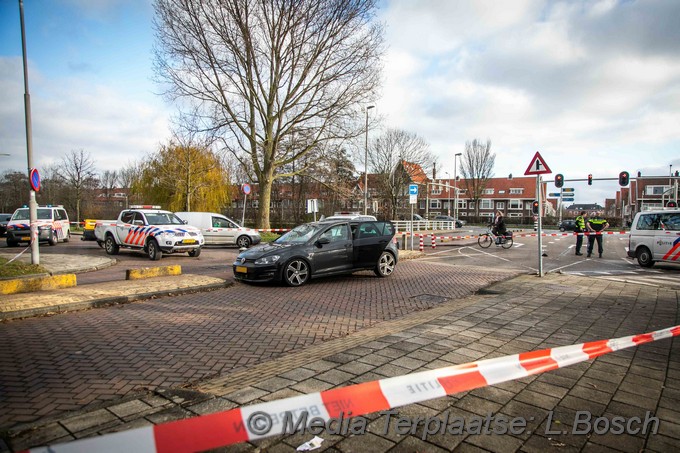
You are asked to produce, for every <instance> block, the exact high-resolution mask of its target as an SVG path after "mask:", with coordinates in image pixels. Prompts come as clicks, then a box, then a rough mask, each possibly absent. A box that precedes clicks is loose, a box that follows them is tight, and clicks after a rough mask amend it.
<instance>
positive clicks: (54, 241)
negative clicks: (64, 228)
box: [47, 230, 58, 245]
mask: <svg viewBox="0 0 680 453" xmlns="http://www.w3.org/2000/svg"><path fill="white" fill-rule="evenodd" d="M57 242H58V240H57V232H56V231H54V230H52V231H50V238H49V239H48V240H47V243H48V244H50V245H57Z"/></svg>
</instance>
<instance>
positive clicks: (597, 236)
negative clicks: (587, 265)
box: [586, 212, 609, 258]
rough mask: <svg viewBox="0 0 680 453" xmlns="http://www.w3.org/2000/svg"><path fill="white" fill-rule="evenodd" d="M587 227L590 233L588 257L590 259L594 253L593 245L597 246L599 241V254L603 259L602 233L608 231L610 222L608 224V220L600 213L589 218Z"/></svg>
mask: <svg viewBox="0 0 680 453" xmlns="http://www.w3.org/2000/svg"><path fill="white" fill-rule="evenodd" d="M586 226H587V227H588V232H589V233H590V234H589V235H588V255H587V257H590V255H591V254H592V253H593V245H595V241H596V240H597V253H598V255H599V257H600V258H602V252H603V251H604V249H603V248H602V233H603V232H604V230H606V229H607V227H609V222H607V219H605V218H603V217H601V216H600V214H599V213H597V212H595V213H593V215H592V216H591V217H590V218H588V222H587V223H586Z"/></svg>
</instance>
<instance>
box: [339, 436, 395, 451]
mask: <svg viewBox="0 0 680 453" xmlns="http://www.w3.org/2000/svg"><path fill="white" fill-rule="evenodd" d="M393 446H394V442H391V441H389V440H387V439H385V438H383V437H380V436H376V435H375V434H371V433H366V434H364V435H361V436H354V437H348V438H346V439H344V440H342V441H341V442H339V443H337V444H336V445H335V448H337V449H338V450H339V451H341V452H342V453H365V452H367V451H370V452H373V453H381V452H386V451H388V450H389V449H390V448H392V447H393Z"/></svg>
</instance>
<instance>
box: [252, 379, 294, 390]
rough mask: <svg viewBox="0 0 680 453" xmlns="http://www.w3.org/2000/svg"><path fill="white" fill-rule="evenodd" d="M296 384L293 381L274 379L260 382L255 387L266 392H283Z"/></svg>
mask: <svg viewBox="0 0 680 453" xmlns="http://www.w3.org/2000/svg"><path fill="white" fill-rule="evenodd" d="M294 383H295V381H292V380H290V379H285V378H281V377H273V378H270V379H267V380H266V381H262V382H258V383H257V384H255V385H254V387H256V388H258V389H262V390H266V391H267V392H276V391H277V390H281V389H282V388H285V387H288V386H290V385H291V384H294Z"/></svg>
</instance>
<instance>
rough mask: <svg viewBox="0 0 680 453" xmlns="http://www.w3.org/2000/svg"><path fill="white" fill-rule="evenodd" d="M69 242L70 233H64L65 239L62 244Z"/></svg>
mask: <svg viewBox="0 0 680 453" xmlns="http://www.w3.org/2000/svg"><path fill="white" fill-rule="evenodd" d="M70 240H71V232H70V231H67V232H66V237H65V238H64V242H68V241H70Z"/></svg>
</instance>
